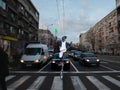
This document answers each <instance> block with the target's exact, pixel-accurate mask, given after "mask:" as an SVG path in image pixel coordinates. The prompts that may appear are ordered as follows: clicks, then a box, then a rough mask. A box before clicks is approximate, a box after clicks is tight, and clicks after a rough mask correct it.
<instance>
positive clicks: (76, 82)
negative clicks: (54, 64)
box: [71, 76, 87, 90]
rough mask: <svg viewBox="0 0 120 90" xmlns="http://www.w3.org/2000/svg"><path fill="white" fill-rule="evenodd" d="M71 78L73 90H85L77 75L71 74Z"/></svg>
mask: <svg viewBox="0 0 120 90" xmlns="http://www.w3.org/2000/svg"><path fill="white" fill-rule="evenodd" d="M71 80H72V83H73V86H74V89H75V90H87V89H86V88H85V86H84V84H83V83H82V81H81V80H80V79H79V77H78V76H71Z"/></svg>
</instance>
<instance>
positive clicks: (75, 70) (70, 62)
mask: <svg viewBox="0 0 120 90" xmlns="http://www.w3.org/2000/svg"><path fill="white" fill-rule="evenodd" d="M70 63H71V65H72V66H73V68H74V69H75V71H76V72H79V71H78V69H77V68H76V67H75V65H74V64H73V63H72V62H71V61H70Z"/></svg>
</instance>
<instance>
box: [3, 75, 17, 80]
mask: <svg viewBox="0 0 120 90" xmlns="http://www.w3.org/2000/svg"><path fill="white" fill-rule="evenodd" d="M14 77H15V75H10V76H7V77H6V79H5V81H9V80H10V79H12V78H14Z"/></svg>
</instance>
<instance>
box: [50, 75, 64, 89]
mask: <svg viewBox="0 0 120 90" xmlns="http://www.w3.org/2000/svg"><path fill="white" fill-rule="evenodd" d="M51 90H63V80H61V79H60V77H59V76H56V77H54V80H53V84H52V87H51Z"/></svg>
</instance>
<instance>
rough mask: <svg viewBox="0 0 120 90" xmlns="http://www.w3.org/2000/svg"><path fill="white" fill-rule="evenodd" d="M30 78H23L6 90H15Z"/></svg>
mask: <svg viewBox="0 0 120 90" xmlns="http://www.w3.org/2000/svg"><path fill="white" fill-rule="evenodd" d="M29 78H30V76H23V77H21V78H20V79H19V80H17V81H16V82H14V83H13V84H11V85H9V86H8V90H15V89H16V88H17V87H19V86H20V85H21V84H23V83H24V82H25V81H26V80H27V79H29Z"/></svg>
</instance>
